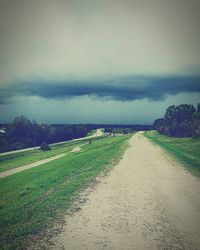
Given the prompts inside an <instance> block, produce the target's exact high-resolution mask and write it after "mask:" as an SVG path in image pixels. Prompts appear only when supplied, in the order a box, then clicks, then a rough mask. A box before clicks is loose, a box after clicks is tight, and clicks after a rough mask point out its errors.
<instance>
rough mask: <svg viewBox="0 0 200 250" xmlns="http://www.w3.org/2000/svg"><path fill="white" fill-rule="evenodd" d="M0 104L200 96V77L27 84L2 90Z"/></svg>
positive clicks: (10, 86) (127, 78) (116, 78)
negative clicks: (22, 100)
mask: <svg viewBox="0 0 200 250" xmlns="http://www.w3.org/2000/svg"><path fill="white" fill-rule="evenodd" d="M0 93H1V94H0V95H1V96H0V97H1V102H2V103H5V102H9V100H11V98H12V97H18V96H37V97H41V98H46V99H64V98H73V97H80V96H95V97H97V98H104V99H113V100H119V101H132V100H139V99H144V98H147V99H149V100H154V101H156V100H157V101H158V100H162V99H164V98H165V97H166V96H167V95H176V94H179V93H200V76H195V77H194V76H193V77H191V76H190V77H189V76H188V77H184V76H180V77H178V76H165V77H164V76H163V77H160V76H159V77H153V76H139V77H135V76H126V77H115V78H112V79H109V80H101V81H100V80H94V81H93V80H88V81H86V80H82V81H81V80H66V81H56V80H55V81H44V80H37V81H34V82H33V81H26V82H18V83H16V84H11V85H7V87H4V88H2V89H1V90H0Z"/></svg>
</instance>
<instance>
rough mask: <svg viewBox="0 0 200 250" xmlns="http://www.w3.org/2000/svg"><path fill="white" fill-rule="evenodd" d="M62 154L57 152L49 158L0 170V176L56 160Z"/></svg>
mask: <svg viewBox="0 0 200 250" xmlns="http://www.w3.org/2000/svg"><path fill="white" fill-rule="evenodd" d="M63 156H65V154H59V155H56V156H52V157H49V158H47V159H44V160H41V161H37V162H33V163H31V164H28V165H24V166H21V167H18V168H13V169H10V170H7V171H4V172H1V173H0V178H3V177H6V176H9V175H13V174H16V173H18V172H21V171H24V170H27V169H29V168H34V167H38V166H40V165H42V164H44V163H47V162H50V161H53V160H56V159H58V158H61V157H63Z"/></svg>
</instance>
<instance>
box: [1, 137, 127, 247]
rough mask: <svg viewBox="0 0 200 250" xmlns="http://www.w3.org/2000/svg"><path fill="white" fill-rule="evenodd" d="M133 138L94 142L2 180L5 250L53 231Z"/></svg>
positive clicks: (2, 236)
mask: <svg viewBox="0 0 200 250" xmlns="http://www.w3.org/2000/svg"><path fill="white" fill-rule="evenodd" d="M130 136H131V135H124V136H119V137H107V138H102V139H99V140H94V141H92V144H89V143H88V144H87V145H84V146H83V147H82V150H81V151H80V152H78V153H69V154H67V155H66V156H64V157H62V158H60V159H58V160H55V161H52V162H49V163H46V164H44V165H42V166H39V167H35V168H32V169H29V170H26V171H23V172H20V173H17V174H14V175H12V176H8V177H5V178H2V179H1V180H0V195H1V200H0V229H1V236H0V237H1V238H0V245H1V249H22V248H24V247H25V245H26V243H27V241H26V239H27V237H29V236H30V235H35V234H38V233H40V232H41V231H42V230H43V229H46V228H49V227H52V226H53V225H54V223H55V220H56V219H57V218H59V217H60V216H62V213H63V211H66V209H67V208H69V206H70V204H71V203H72V201H73V200H74V198H75V197H78V194H79V192H80V191H81V190H82V189H83V188H85V187H86V186H87V185H88V184H89V183H91V182H92V181H94V180H95V177H96V176H97V175H98V174H99V173H100V172H106V171H108V170H109V169H111V167H113V166H114V165H115V164H116V163H117V162H118V161H119V159H120V158H121V156H122V155H123V152H124V150H125V149H126V147H127V145H128V143H127V141H128V139H129V138H130ZM82 143H83V142H82ZM71 146H72V147H73V145H71ZM65 150H69V148H68V149H65ZM57 153H60V151H59V152H58V151H57Z"/></svg>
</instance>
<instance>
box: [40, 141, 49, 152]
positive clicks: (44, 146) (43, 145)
mask: <svg viewBox="0 0 200 250" xmlns="http://www.w3.org/2000/svg"><path fill="white" fill-rule="evenodd" d="M40 149H41V150H43V151H48V150H51V147H50V146H49V144H47V143H46V142H43V143H42V144H41V146H40Z"/></svg>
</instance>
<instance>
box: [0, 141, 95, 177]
mask: <svg viewBox="0 0 200 250" xmlns="http://www.w3.org/2000/svg"><path fill="white" fill-rule="evenodd" d="M88 140H89V139H83V140H80V141H71V142H70V141H69V142H67V143H64V144H60V145H55V146H52V150H50V151H41V150H38V149H36V150H29V151H24V152H20V153H13V154H9V155H3V156H0V172H3V171H6V170H10V169H13V168H16V167H20V166H23V165H27V164H30V163H33V162H36V161H40V160H43V159H46V158H49V157H51V156H55V155H57V154H61V153H68V152H70V151H71V150H72V149H73V147H75V146H79V145H82V144H83V143H84V142H88ZM90 140H91V139H90ZM92 140H96V138H92Z"/></svg>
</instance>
